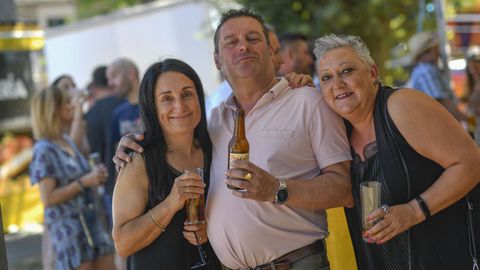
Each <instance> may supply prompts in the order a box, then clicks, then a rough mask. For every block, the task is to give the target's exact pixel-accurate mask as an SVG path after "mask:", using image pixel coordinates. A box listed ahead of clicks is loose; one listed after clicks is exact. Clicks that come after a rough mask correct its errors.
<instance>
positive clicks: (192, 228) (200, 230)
mask: <svg viewBox="0 0 480 270" xmlns="http://www.w3.org/2000/svg"><path fill="white" fill-rule="evenodd" d="M195 234H197V238H198V243H199V244H200V245H203V244H205V243H206V242H207V241H208V236H207V226H206V223H200V224H188V223H187V222H185V226H184V227H183V237H185V239H187V241H188V242H189V243H190V244H192V245H197V240H196V239H195Z"/></svg>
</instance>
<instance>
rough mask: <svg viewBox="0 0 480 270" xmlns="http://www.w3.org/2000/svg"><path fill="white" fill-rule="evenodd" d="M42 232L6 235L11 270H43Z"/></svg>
mask: <svg viewBox="0 0 480 270" xmlns="http://www.w3.org/2000/svg"><path fill="white" fill-rule="evenodd" d="M41 239H42V235H41V233H16V234H8V235H6V236H5V245H6V249H7V260H8V269H9V270H42V263H41V243H42V240H41Z"/></svg>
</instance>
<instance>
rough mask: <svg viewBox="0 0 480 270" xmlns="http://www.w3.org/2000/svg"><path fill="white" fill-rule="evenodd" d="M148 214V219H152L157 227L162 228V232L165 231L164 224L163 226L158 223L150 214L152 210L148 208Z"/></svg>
mask: <svg viewBox="0 0 480 270" xmlns="http://www.w3.org/2000/svg"><path fill="white" fill-rule="evenodd" d="M148 214H149V215H150V219H152V222H153V223H154V224H155V225H156V226H157V227H158V228H160V230H162V232H164V231H165V229H166V228H165V226H163V225H162V224H160V223H158V222H157V221H156V220H155V219H154V218H153V215H152V210H148Z"/></svg>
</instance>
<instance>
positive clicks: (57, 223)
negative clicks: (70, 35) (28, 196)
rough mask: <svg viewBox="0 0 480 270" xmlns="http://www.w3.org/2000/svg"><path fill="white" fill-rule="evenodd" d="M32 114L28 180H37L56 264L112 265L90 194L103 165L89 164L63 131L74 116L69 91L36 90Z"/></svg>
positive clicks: (58, 266)
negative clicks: (32, 137) (33, 140)
mask: <svg viewBox="0 0 480 270" xmlns="http://www.w3.org/2000/svg"><path fill="white" fill-rule="evenodd" d="M31 113H32V128H33V133H34V137H35V139H36V140H37V142H36V143H35V146H34V150H33V159H32V163H31V165H30V179H31V182H32V184H36V183H38V184H39V188H40V195H41V199H42V202H43V204H44V224H45V229H46V230H47V231H48V234H49V235H50V242H51V244H52V246H53V250H54V253H55V265H56V267H55V268H56V269H58V270H63V269H80V270H84V269H85V270H88V269H106V270H109V269H114V263H113V244H112V242H111V240H110V238H109V237H108V235H107V233H106V232H105V230H104V229H103V228H102V226H101V224H100V222H99V221H98V219H97V217H96V212H95V208H94V203H93V202H94V200H93V193H92V188H94V187H96V186H98V185H100V184H103V182H104V181H105V179H106V176H107V172H106V169H105V167H104V166H103V165H100V166H95V168H93V169H92V168H90V166H89V165H88V162H87V161H86V159H85V158H84V157H83V156H82V154H81V153H80V151H79V150H78V148H77V146H76V145H75V144H74V143H73V141H72V140H71V139H70V137H69V136H68V135H66V133H68V130H69V129H70V126H71V123H72V122H73V120H74V105H73V103H72V98H71V96H70V94H69V93H68V91H67V90H64V89H61V88H59V87H55V86H52V87H50V88H48V89H45V90H42V91H40V92H37V93H36V94H35V95H34V96H33V99H32V106H31Z"/></svg>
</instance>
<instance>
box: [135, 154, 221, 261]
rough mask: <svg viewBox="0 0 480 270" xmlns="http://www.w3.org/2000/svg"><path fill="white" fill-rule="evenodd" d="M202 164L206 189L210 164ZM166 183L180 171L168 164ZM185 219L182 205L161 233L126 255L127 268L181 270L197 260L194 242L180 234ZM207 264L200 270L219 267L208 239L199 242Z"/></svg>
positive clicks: (198, 258) (168, 183)
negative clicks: (201, 243) (205, 241)
mask: <svg viewBox="0 0 480 270" xmlns="http://www.w3.org/2000/svg"><path fill="white" fill-rule="evenodd" d="M205 164H207V165H206V166H205V167H206V169H205V173H204V179H205V183H206V184H207V187H206V190H208V183H209V181H208V179H209V165H208V164H210V163H205ZM168 168H169V169H168V172H167V179H166V184H167V186H168V188H169V190H171V188H172V186H173V182H174V181H175V178H177V177H178V176H180V175H181V174H182V173H181V172H179V171H177V170H175V169H174V168H173V167H171V166H168ZM147 211H148V210H147ZM186 219H187V213H186V210H185V208H182V209H181V210H180V211H178V212H177V213H176V214H175V215H174V216H173V218H172V220H171V221H170V223H169V224H168V226H167V228H166V230H165V232H163V233H161V234H160V235H159V236H158V237H157V238H156V239H155V240H154V241H153V242H152V243H151V244H150V245H148V246H146V247H144V248H143V249H141V250H139V251H138V252H136V253H134V254H133V255H132V256H130V257H128V260H127V266H128V267H127V268H128V269H129V270H150V269H151V270H173V269H175V270H177V269H178V270H183V269H190V267H191V266H192V265H193V264H194V263H195V262H197V261H199V260H200V257H199V252H198V249H197V247H196V246H194V245H192V244H190V243H189V242H188V241H187V240H186V239H185V238H184V237H183V227H184V224H183V223H184V222H185V220H186ZM202 248H203V250H204V251H205V253H206V255H207V258H208V261H210V264H209V265H208V266H207V267H205V268H200V269H199V270H207V269H208V270H214V269H221V268H220V266H219V262H218V259H217V257H216V256H215V253H214V252H213V249H212V247H211V246H210V243H209V242H207V243H205V244H203V245H202Z"/></svg>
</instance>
